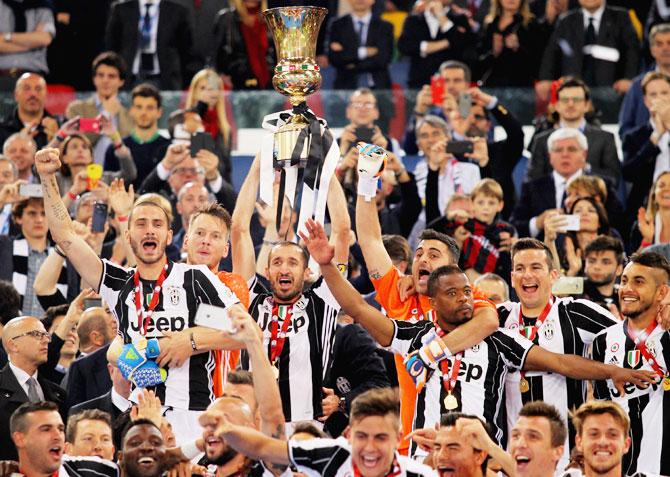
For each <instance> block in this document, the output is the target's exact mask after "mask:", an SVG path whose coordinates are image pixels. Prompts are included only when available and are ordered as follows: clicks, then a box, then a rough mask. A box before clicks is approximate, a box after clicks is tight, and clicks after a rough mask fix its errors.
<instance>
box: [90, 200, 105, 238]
mask: <svg viewBox="0 0 670 477" xmlns="http://www.w3.org/2000/svg"><path fill="white" fill-rule="evenodd" d="M106 223H107V204H103V203H102V202H96V203H95V205H93V224H92V225H91V232H104V231H105V224H106Z"/></svg>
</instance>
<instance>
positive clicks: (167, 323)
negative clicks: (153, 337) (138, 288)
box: [130, 313, 186, 335]
mask: <svg viewBox="0 0 670 477" xmlns="http://www.w3.org/2000/svg"><path fill="white" fill-rule="evenodd" d="M185 328H186V319H185V318H184V317H182V316H170V317H168V316H162V315H160V314H158V313H154V314H153V315H151V319H150V320H149V324H148V325H147V335H150V334H152V333H153V332H154V331H158V332H159V333H162V332H163V331H182V330H183V329H185ZM130 329H131V330H133V331H135V332H137V333H141V330H140V326H139V325H138V323H137V320H130Z"/></svg>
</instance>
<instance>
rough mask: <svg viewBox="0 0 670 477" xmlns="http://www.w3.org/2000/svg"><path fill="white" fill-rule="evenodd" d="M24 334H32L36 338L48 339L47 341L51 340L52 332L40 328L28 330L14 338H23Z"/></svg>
mask: <svg viewBox="0 0 670 477" xmlns="http://www.w3.org/2000/svg"><path fill="white" fill-rule="evenodd" d="M24 336H30V337H32V338H35V339H37V340H40V341H42V340H43V339H44V338H46V339H47V341H51V333H47V332H46V331H39V330H32V331H26V332H25V333H21V334H20V335H16V336H14V337H13V338H12V339H13V340H15V339H18V338H23V337H24Z"/></svg>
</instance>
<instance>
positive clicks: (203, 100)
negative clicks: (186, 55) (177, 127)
mask: <svg viewBox="0 0 670 477" xmlns="http://www.w3.org/2000/svg"><path fill="white" fill-rule="evenodd" d="M223 93H224V90H223V81H222V80H221V77H220V76H219V75H218V74H217V73H216V71H214V70H212V69H209V68H207V69H204V70H200V71H198V72H197V73H196V74H195V76H193V79H192V80H191V85H190V87H189V89H188V94H187V96H186V104H185V109H187V110H188V109H191V108H196V109H197V110H198V111H199V114H200V116H201V119H202V126H203V128H204V129H205V132H208V133H209V134H210V135H211V136H212V138H213V139H214V145H215V150H214V151H213V152H214V153H216V155H217V156H218V157H219V169H220V170H221V175H222V176H223V178H224V180H226V181H228V182H230V174H231V165H230V150H231V148H232V142H233V137H232V128H231V127H230V123H229V122H228V117H227V116H226V103H225V98H224V94H223Z"/></svg>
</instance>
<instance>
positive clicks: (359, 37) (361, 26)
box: [358, 20, 365, 46]
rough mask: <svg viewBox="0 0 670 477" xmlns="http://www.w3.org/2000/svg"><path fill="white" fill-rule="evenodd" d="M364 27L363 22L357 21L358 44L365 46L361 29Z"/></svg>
mask: <svg viewBox="0 0 670 477" xmlns="http://www.w3.org/2000/svg"><path fill="white" fill-rule="evenodd" d="M364 28H365V22H362V21H360V20H359V21H358V46H365V37H364V36H363V33H365V32H364V31H363V29H364Z"/></svg>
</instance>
